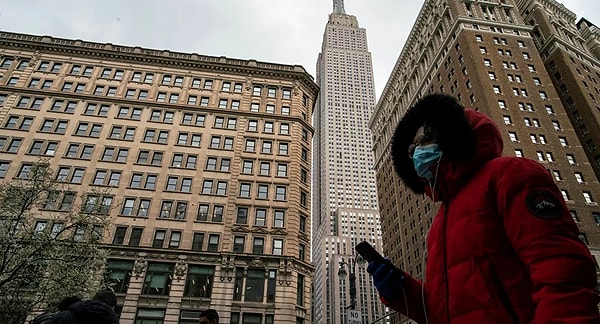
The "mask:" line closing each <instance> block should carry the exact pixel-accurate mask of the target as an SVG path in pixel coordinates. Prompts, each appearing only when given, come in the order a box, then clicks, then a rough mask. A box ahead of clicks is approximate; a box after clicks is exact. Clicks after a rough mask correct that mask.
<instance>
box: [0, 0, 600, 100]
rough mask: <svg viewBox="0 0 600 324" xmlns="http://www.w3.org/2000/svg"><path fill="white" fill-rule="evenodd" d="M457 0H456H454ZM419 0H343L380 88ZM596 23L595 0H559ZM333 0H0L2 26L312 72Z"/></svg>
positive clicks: (599, 4) (599, 14)
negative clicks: (363, 34)
mask: <svg viewBox="0 0 600 324" xmlns="http://www.w3.org/2000/svg"><path fill="white" fill-rule="evenodd" d="M456 1H458V0H456ZM423 2H424V1H422V0H416V1H415V0H345V7H346V13H348V14H351V15H355V16H357V18H358V21H359V24H360V26H361V27H364V28H366V29H367V40H368V45H369V50H370V51H371V53H372V56H373V69H374V73H375V87H376V92H377V96H378V97H379V94H380V93H381V91H382V90H383V87H384V86H385V83H386V82H387V79H388V77H389V74H390V72H391V71H392V69H393V67H394V64H395V62H396V59H397V58H398V55H399V54H400V51H401V50H402V46H403V44H404V42H405V40H406V37H407V36H408V34H409V32H410V30H411V28H412V25H413V23H414V22H415V19H416V17H417V15H418V13H419V10H420V9H421V6H422V4H423ZM561 2H562V3H563V4H564V5H565V6H566V7H567V8H569V9H570V10H571V11H573V12H575V14H577V17H578V18H579V17H581V16H582V15H583V16H584V17H585V18H587V19H588V20H590V21H591V22H593V23H595V24H596V25H598V26H600V1H598V0H563V1H561ZM332 7H333V0H71V1H68V0H0V30H4V31H11V32H19V33H27V34H41V35H51V36H55V37H63V38H72V39H82V40H89V41H95V42H103V43H113V44H120V45H130V46H141V47H147V48H153V49H169V50H172V51H180V52H190V53H198V54H204V55H214V56H227V57H231V58H239V59H256V60H259V61H266V62H273V63H284V64H299V65H302V66H303V67H304V68H305V69H306V70H307V71H308V72H309V73H310V74H311V75H313V76H314V75H315V64H316V59H317V55H318V53H319V52H320V49H321V41H322V37H323V31H324V27H325V24H326V23H327V15H328V14H329V13H330V12H332Z"/></svg>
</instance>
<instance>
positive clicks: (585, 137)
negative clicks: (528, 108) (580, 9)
mask: <svg viewBox="0 0 600 324" xmlns="http://www.w3.org/2000/svg"><path fill="white" fill-rule="evenodd" d="M517 5H518V9H519V12H520V13H521V15H522V17H523V20H524V22H525V24H527V25H530V26H532V28H533V31H532V36H533V40H534V42H535V46H536V48H537V49H538V51H539V53H540V56H541V57H542V60H543V61H544V64H545V66H546V70H547V71H548V74H550V77H551V79H552V82H553V84H554V87H555V88H556V90H557V92H558V96H559V97H560V99H561V101H562V103H563V106H564V107H565V108H567V109H566V111H567V115H568V116H569V119H570V120H571V123H572V124H573V127H574V128H575V132H576V134H577V136H578V137H579V140H580V141H581V144H582V146H583V150H584V151H585V153H586V155H587V157H588V159H589V161H590V163H591V165H592V168H593V169H594V172H595V173H596V179H598V180H600V148H598V145H600V90H599V89H600V71H599V69H598V67H599V66H600V60H599V59H598V57H597V56H595V55H594V51H596V52H598V44H597V42H598V32H597V29H598V28H597V27H596V26H594V25H593V24H592V23H590V22H588V21H587V20H584V19H583V20H581V21H580V22H579V23H576V16H575V14H574V13H573V12H571V11H569V9H567V8H566V7H565V6H564V5H562V4H560V3H558V2H554V1H518V3H517ZM580 31H581V32H580ZM595 42H596V43H595Z"/></svg>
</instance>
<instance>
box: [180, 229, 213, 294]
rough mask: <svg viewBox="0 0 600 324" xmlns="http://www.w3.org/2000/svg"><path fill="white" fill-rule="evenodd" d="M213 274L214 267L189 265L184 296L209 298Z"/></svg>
mask: <svg viewBox="0 0 600 324" xmlns="http://www.w3.org/2000/svg"><path fill="white" fill-rule="evenodd" d="M194 234H200V233H194ZM202 236H203V238H204V234H202ZM214 273H215V268H214V267H209V266H201V265H189V266H188V273H187V276H186V281H185V290H184V296H185V297H201V298H210V297H211V294H212V285H213V282H214Z"/></svg>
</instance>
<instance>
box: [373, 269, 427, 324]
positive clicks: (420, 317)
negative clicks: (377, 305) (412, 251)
mask: <svg viewBox="0 0 600 324" xmlns="http://www.w3.org/2000/svg"><path fill="white" fill-rule="evenodd" d="M404 277H405V281H404V283H403V284H402V286H401V287H399V288H398V289H402V293H401V296H402V297H400V298H399V299H394V300H386V299H385V298H383V297H380V299H381V302H382V303H383V304H384V305H386V306H387V307H389V308H391V309H393V310H395V311H397V312H398V313H401V314H404V315H406V316H407V317H409V318H410V319H412V320H414V321H416V322H417V323H425V322H426V321H425V314H424V313H423V310H424V309H423V297H422V296H423V295H422V291H423V290H422V288H423V286H422V282H421V281H420V280H417V279H415V278H413V277H412V276H411V275H409V274H408V273H406V272H404ZM407 308H408V310H407Z"/></svg>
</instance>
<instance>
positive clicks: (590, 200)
mask: <svg viewBox="0 0 600 324" xmlns="http://www.w3.org/2000/svg"><path fill="white" fill-rule="evenodd" d="M583 199H584V200H585V203H586V204H596V203H595V202H594V198H592V193H591V192H589V191H584V192H583Z"/></svg>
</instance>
